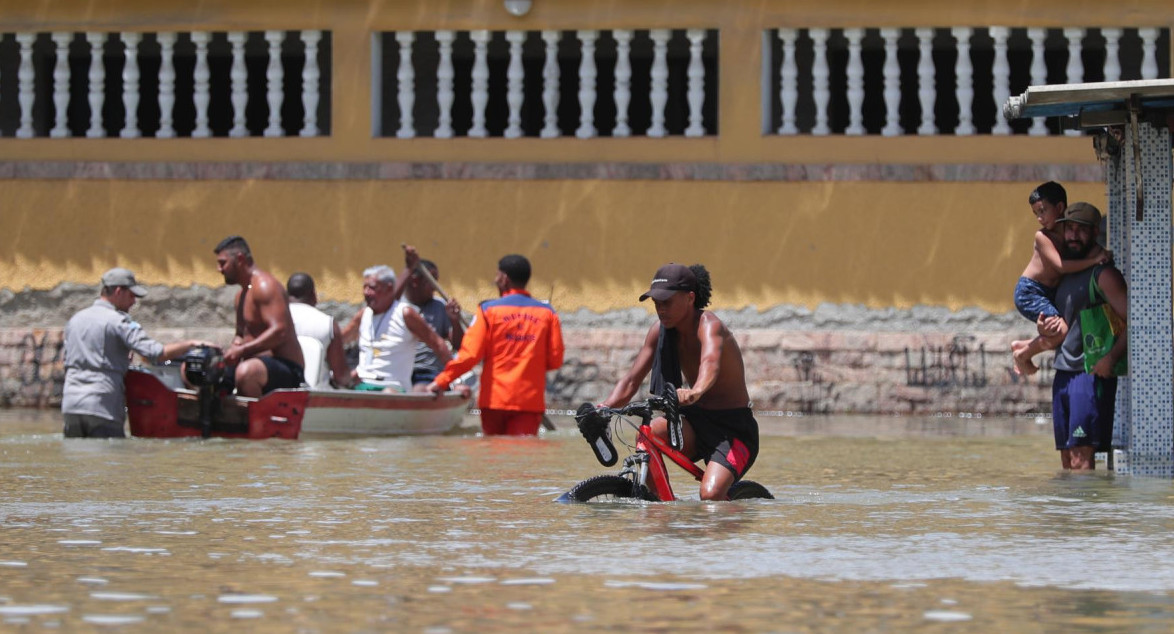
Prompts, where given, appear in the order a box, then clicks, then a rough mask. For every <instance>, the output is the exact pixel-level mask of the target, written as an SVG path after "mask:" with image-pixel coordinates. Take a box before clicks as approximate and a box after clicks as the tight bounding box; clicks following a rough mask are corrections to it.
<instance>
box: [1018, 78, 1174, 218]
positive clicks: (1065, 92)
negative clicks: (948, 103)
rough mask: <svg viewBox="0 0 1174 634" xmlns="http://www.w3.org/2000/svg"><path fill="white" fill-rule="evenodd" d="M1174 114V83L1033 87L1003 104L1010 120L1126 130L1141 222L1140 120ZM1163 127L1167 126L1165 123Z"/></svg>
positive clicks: (1142, 205) (1148, 80)
mask: <svg viewBox="0 0 1174 634" xmlns="http://www.w3.org/2000/svg"><path fill="white" fill-rule="evenodd" d="M1171 111H1174V79H1142V80H1137V81H1107V82H1098V83H1093V84H1057V85H1054V86H1029V87H1028V88H1027V90H1026V91H1024V93H1023V94H1022V95H1019V96H1018V97H1010V98H1008V99H1007V103H1005V104H1003V116H1004V117H1006V118H1007V119H1008V120H1014V119H1024V118H1031V117H1062V116H1077V117H1078V124H1079V126H1080V127H1082V128H1092V127H1103V126H1124V127H1126V128H1127V129H1128V132H1129V135H1128V138H1127V139H1126V142H1130V143H1132V144H1133V149H1134V152H1133V160H1134V170H1133V174H1134V179H1135V181H1136V191H1137V192H1138V194H1137V219H1138V220H1141V219H1142V216H1143V211H1142V210H1143V208H1144V207H1145V200H1144V197H1143V196H1142V194H1141V192H1142V190H1143V188H1142V166H1141V151H1140V149H1139V147H1138V146H1139V142H1138V127H1137V126H1138V120H1139V119H1143V118H1145V116H1146V115H1155V114H1157V115H1159V117H1158V118H1161V119H1163V120H1164V119H1165V118H1166V116H1168V115H1169V114H1170V113H1171ZM1163 123H1165V122H1164V121H1163Z"/></svg>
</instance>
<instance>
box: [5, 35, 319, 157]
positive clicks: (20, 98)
mask: <svg viewBox="0 0 1174 634" xmlns="http://www.w3.org/2000/svg"><path fill="white" fill-rule="evenodd" d="M9 37H12V38H13V39H14V40H15V41H16V43H17V46H16V50H15V59H13V61H14V62H15V65H14V66H15V68H16V81H15V82H0V86H4V85H5V84H14V86H13V88H14V90H13V89H9V90H8V91H6V92H0V102H8V100H9V99H11V100H12V102H15V103H16V104H18V106H19V113H18V115H17V116H16V117H15V119H14V120H12V121H5V120H3V119H2V118H0V135H3V136H15V137H17V138H22V139H28V138H35V137H49V138H54V139H61V138H68V137H86V138H95V139H96V138H114V137H120V138H124V139H134V138H139V137H143V136H154V137H156V138H173V137H177V136H191V137H195V138H199V137H210V136H231V137H247V136H261V135H264V136H322V135H324V134H328V133H329V132H328V131H324V130H323V128H322V126H321V124H320V123H319V121H320V117H319V110H320V109H322V108H323V107H325V109H326V111H327V112H329V105H330V93H329V85H330V83H329V74H327V76H326V77H325V78H324V77H323V72H322V70H323V68H324V66H323V64H322V61H321V57H322V55H323V53H326V54H328V53H329V40H326V42H325V43H324V42H323V38H324V37H329V34H328V32H324V31H265V32H255V33H248V32H244V31H230V32H227V33H221V32H215V33H214V32H210V31H193V32H189V33H170V32H158V33H140V32H133V31H123V32H115V33H106V32H87V33H72V32H55V33H31V32H21V33H16V34H14V35H11V36H10V35H6V34H2V33H0V44H3V42H4V40H6V39H7V38H9ZM9 41H11V40H9ZM2 51H3V48H0V52H2ZM71 56H72V59H73V64H72V65H71V62H70V60H71ZM7 67H9V64H0V68H7ZM325 68H329V67H328V66H325ZM82 69H84V73H85V78H84V81H80V82H79V81H75V80H74V79H73V76H74V74H75V73H77V72H79V71H82ZM224 69H227V70H226V71H225V70H224ZM287 71H290V72H287ZM148 73H149V74H151V75H153V77H151V78H147V77H145V75H146V74H148ZM293 78H297V79H298V80H299V81H291V80H292V79H293ZM38 86H44V87H45V88H44V89H43V90H41V91H38ZM49 87H51V91H50V90H48V89H49ZM8 92H12V93H15V94H8ZM225 94H226V95H228V97H227V99H225V98H223V97H221V95H225ZM295 97H296V98H295ZM287 99H288V100H289V101H291V102H292V104H296V106H293V107H291V105H287V104H286V103H285V102H286V100H287ZM283 108H284V110H285V114H284V116H283ZM298 108H300V112H298V113H297V115H296V116H297V119H296V120H290V116H291V115H290V113H291V112H293V111H297V110H298ZM177 119H178V120H177ZM326 120H328V118H327V119H326Z"/></svg>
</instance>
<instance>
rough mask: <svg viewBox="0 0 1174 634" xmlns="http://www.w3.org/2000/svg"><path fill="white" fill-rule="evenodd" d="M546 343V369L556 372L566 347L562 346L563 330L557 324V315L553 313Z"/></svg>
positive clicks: (561, 362)
mask: <svg viewBox="0 0 1174 634" xmlns="http://www.w3.org/2000/svg"><path fill="white" fill-rule="evenodd" d="M547 337H548V338H547V341H546V369H547V370H557V369H559V368H561V367H562V365H563V356H564V355H565V354H566V346H564V345H563V328H562V324H561V323H560V322H559V319H558V313H554V314H553V316H552V317H551V320H550V332H549V333H547Z"/></svg>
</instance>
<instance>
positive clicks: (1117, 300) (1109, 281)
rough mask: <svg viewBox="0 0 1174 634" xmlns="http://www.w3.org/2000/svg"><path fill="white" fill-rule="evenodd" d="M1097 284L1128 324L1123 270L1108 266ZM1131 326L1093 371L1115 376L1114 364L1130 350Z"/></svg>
mask: <svg viewBox="0 0 1174 634" xmlns="http://www.w3.org/2000/svg"><path fill="white" fill-rule="evenodd" d="M1097 286H1100V287H1101V292H1102V293H1104V294H1105V300H1106V301H1107V302H1109V306H1110V307H1111V308H1112V309H1113V312H1115V313H1117V315H1118V316H1119V317H1121V319H1122V320H1124V321H1125V323H1126V324H1128V323H1129V296H1128V293H1127V292H1126V290H1125V278H1124V277H1123V276H1122V275H1121V271H1118V270H1117V269H1115V268H1106V269H1104V270H1102V271H1101V272H1100V274H1099V275H1097ZM1128 339H1129V328H1125V329H1124V330H1123V331H1122V332H1121V333H1120V334H1119V335H1118V337H1117V339H1116V341H1114V342H1113V347H1112V348H1111V349H1110V350H1109V353H1108V354H1106V355H1105V356H1104V357H1102V358H1101V360H1100V361H1097V363H1096V365H1094V366H1093V368H1092V373H1093V374H1095V375H1097V376H1099V377H1104V378H1109V377H1111V376H1113V366H1114V365H1116V364H1117V362H1118V361H1120V360H1121V359H1122V357H1124V356H1125V354H1126V352H1127V350H1128V345H1129V344H1128Z"/></svg>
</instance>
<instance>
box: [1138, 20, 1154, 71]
mask: <svg viewBox="0 0 1174 634" xmlns="http://www.w3.org/2000/svg"><path fill="white" fill-rule="evenodd" d="M1137 34H1138V35H1139V36H1141V78H1142V79H1157V78H1158V30H1157V29H1154V28H1145V29H1138V30H1137Z"/></svg>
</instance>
